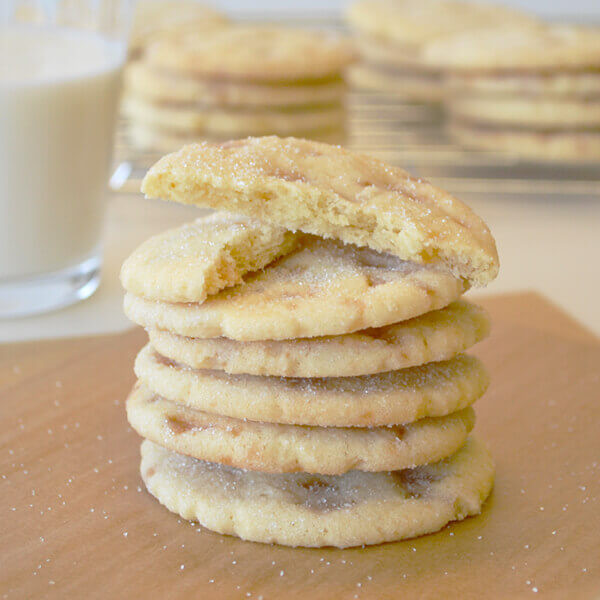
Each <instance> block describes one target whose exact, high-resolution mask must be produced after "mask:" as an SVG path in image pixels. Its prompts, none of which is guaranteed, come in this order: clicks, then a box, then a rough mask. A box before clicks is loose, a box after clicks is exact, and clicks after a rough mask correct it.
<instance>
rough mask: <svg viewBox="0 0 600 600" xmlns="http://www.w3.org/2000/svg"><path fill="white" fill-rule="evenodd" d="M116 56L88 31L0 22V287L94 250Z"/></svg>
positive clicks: (119, 55) (113, 47)
mask: <svg viewBox="0 0 600 600" xmlns="http://www.w3.org/2000/svg"><path fill="white" fill-rule="evenodd" d="M123 54H124V53H123V49H122V47H121V46H120V45H118V44H116V43H113V42H108V41H106V40H104V39H102V38H101V37H99V36H97V35H95V34H93V33H83V32H77V31H73V30H66V29H63V30H61V29H44V28H37V27H30V26H18V25H11V26H8V27H0V284H1V283H2V280H6V279H10V278H17V277H22V276H29V275H36V274H41V273H48V272H50V271H55V270H58V269H62V268H65V267H68V266H72V265H76V264H78V263H80V262H81V261H83V260H84V259H86V258H88V257H89V256H91V255H93V254H94V253H95V252H97V251H98V246H99V242H100V232H101V227H102V216H103V212H104V211H103V205H104V195H105V190H106V185H107V178H108V173H109V164H110V158H111V150H112V140H113V129H114V125H115V120H116V111H117V101H118V92H119V81H120V71H121V66H122V61H123Z"/></svg>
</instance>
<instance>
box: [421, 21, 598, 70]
mask: <svg viewBox="0 0 600 600" xmlns="http://www.w3.org/2000/svg"><path fill="white" fill-rule="evenodd" d="M599 32H600V29H598V28H592V27H583V26H582V27H577V26H573V25H570V26H567V25H554V26H546V27H538V28H522V27H518V28H509V29H507V28H502V27H500V28H487V29H486V28H484V29H480V30H473V31H470V32H467V33H465V34H461V35H457V36H454V37H451V38H448V39H442V40H438V41H436V42H434V43H432V44H430V45H429V46H428V47H427V48H426V49H425V50H424V54H423V59H424V60H425V61H426V62H427V63H428V64H430V65H431V66H433V67H437V68H443V69H446V70H449V71H451V72H476V73H482V72H483V73H484V74H488V73H490V72H494V73H496V72H500V73H505V72H506V73H508V74H514V73H519V72H522V73H531V72H554V71H557V70H567V71H573V70H575V71H576V70H580V71H581V70H583V69H586V68H588V69H592V70H594V71H596V70H597V67H598V64H600V34H599Z"/></svg>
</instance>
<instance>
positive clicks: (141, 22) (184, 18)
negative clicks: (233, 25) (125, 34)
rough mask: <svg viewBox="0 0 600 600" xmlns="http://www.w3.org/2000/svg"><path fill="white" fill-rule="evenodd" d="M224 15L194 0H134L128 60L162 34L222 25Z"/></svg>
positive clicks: (170, 34)
mask: <svg viewBox="0 0 600 600" xmlns="http://www.w3.org/2000/svg"><path fill="white" fill-rule="evenodd" d="M226 23H227V18H226V17H225V15H223V14H222V13H220V12H218V11H217V10H215V9H214V8H212V7H211V6H208V5H206V4H202V3H200V2H198V1H197V0H137V2H136V5H135V13H134V19H133V24H132V27H131V37H130V41H129V57H130V59H133V60H135V59H138V58H140V57H141V56H142V54H143V52H144V49H145V48H147V47H148V46H149V45H151V44H152V43H154V42H156V41H157V40H159V39H161V38H164V37H169V36H170V37H177V36H179V35H182V34H183V33H186V32H191V31H196V32H200V31H206V30H208V29H210V28H214V27H222V26H223V25H224V24H226Z"/></svg>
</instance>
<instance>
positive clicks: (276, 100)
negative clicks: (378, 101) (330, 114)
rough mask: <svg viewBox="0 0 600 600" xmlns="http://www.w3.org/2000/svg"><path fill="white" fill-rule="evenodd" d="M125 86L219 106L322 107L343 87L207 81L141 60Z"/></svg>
mask: <svg viewBox="0 0 600 600" xmlns="http://www.w3.org/2000/svg"><path fill="white" fill-rule="evenodd" d="M125 87H126V89H128V90H130V91H131V93H132V94H133V95H135V96H138V97H142V98H145V99H147V100H149V101H154V102H176V103H180V104H188V105H198V106H211V105H214V106H220V107H224V106H245V107H260V108H266V107H281V106H305V107H314V106H324V105H331V104H341V103H342V101H343V100H344V95H345V93H346V86H345V84H344V82H343V80H342V79H341V78H339V77H332V78H330V79H328V80H323V81H317V82H313V83H301V84H297V85H290V84H285V85H284V84H281V83H276V82H265V83H254V82H248V81H230V80H227V79H208V80H207V79H199V78H197V77H196V78H193V77H186V76H185V75H173V74H170V73H168V72H165V71H158V70H157V69H154V68H152V67H151V66H150V65H148V64H147V63H146V62H144V61H138V62H136V63H133V64H131V65H129V66H128V67H127V69H126V70H125Z"/></svg>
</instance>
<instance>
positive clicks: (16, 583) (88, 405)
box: [0, 294, 600, 600]
mask: <svg viewBox="0 0 600 600" xmlns="http://www.w3.org/2000/svg"><path fill="white" fill-rule="evenodd" d="M482 304H484V305H486V306H487V307H488V308H489V309H490V311H491V312H492V316H493V317H494V331H493V335H492V337H491V338H490V339H489V340H487V341H485V342H484V343H482V344H480V345H479V346H478V347H477V349H476V353H477V354H478V355H480V356H481V357H482V358H483V359H484V360H485V362H486V363H487V365H488V367H489V369H490V371H491V373H492V377H493V384H492V386H491V388H490V390H489V392H488V393H487V394H486V396H485V397H484V398H482V399H481V400H480V401H479V402H478V404H477V411H478V412H477V415H478V425H477V429H478V431H479V433H480V435H481V436H482V437H483V438H485V439H486V440H487V441H488V442H489V445H490V447H491V449H492V451H493V453H494V455H495V457H496V461H497V479H496V486H495V489H494V492H493V494H492V497H491V498H490V500H489V502H488V503H487V504H486V506H485V510H484V512H483V514H482V515H481V516H479V517H476V518H472V519H468V520H467V521H464V522H462V523H457V524H453V525H450V526H449V527H446V528H445V529H444V530H443V531H441V532H439V533H437V534H434V535H429V536H426V537H422V538H419V539H416V540H409V541H406V542H399V543H393V544H385V545H381V546H376V547H371V548H365V549H362V548H358V549H350V550H337V549H329V548H328V549H291V548H284V547H277V546H267V545H262V544H254V543H250V542H243V541H240V540H238V539H234V538H231V537H224V536H220V535H218V534H214V533H211V532H208V531H205V530H203V529H201V528H200V527H198V526H194V525H190V524H188V523H186V522H183V521H181V520H179V519H178V518H177V517H176V516H174V515H172V514H170V513H168V512H167V511H166V509H164V508H162V507H161V506H160V505H159V504H158V502H156V501H155V500H154V499H153V498H152V497H150V495H149V494H147V493H146V492H145V491H144V489H143V487H142V482H141V480H140V477H139V474H138V460H139V458H138V449H139V442H140V440H139V438H138V437H137V435H136V434H135V433H133V432H132V431H131V429H130V428H129V427H128V426H127V423H126V420H125V410H124V405H123V404H124V399H125V396H126V394H127V392H128V389H129V387H130V386H131V385H132V383H133V381H134V377H133V373H132V363H133V358H134V355H135V353H136V351H137V350H138V348H139V347H140V346H141V345H142V344H143V343H144V339H145V336H144V334H143V332H142V331H140V330H133V331H131V332H128V333H125V334H123V335H111V336H106V337H95V338H86V339H76V340H66V341H51V342H43V343H27V344H21V345H9V346H5V347H2V348H0V396H1V399H0V417H1V418H0V464H1V479H0V515H1V516H0V519H1V520H0V529H1V532H2V533H1V538H0V539H1V542H2V543H1V544H0V591H1V593H2V594H3V596H2V597H3V598H42V597H43V598H142V597H143V598H154V597H162V598H190V597H197V598H203V599H204V598H206V599H212V598H254V599H256V598H261V597H262V598H264V599H265V600H267V599H272V598H278V599H279V598H316V599H319V598H340V599H341V598H377V599H380V598H399V597H406V598H409V597H410V598H440V597H444V598H446V599H448V598H482V597H485V598H519V597H525V598H527V597H543V598H549V597H550V598H567V597H568V598H598V597H600V430H599V423H600V344H599V343H598V340H597V339H596V338H594V336H593V335H592V334H590V333H588V332H587V331H586V330H585V329H584V328H583V327H581V326H580V325H578V324H577V323H575V322H574V321H572V320H571V319H569V318H568V317H566V316H565V315H564V314H562V313H561V312H560V311H558V310H557V309H556V308H555V307H553V306H552V305H550V304H549V303H548V302H547V301H545V300H543V299H541V298H540V297H538V296H536V295H533V294H523V295H516V296H505V297H500V298H495V299H489V300H486V301H484V302H482Z"/></svg>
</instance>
